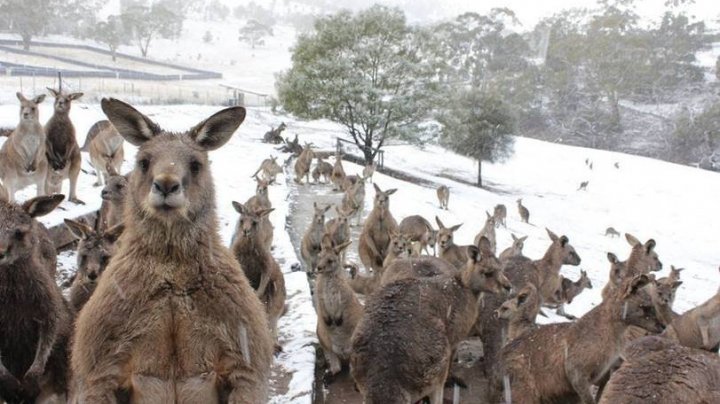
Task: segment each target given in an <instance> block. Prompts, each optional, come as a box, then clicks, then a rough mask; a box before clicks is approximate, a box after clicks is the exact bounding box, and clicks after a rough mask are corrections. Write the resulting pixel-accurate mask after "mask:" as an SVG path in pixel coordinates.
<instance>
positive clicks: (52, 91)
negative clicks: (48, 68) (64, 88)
mask: <svg viewBox="0 0 720 404" xmlns="http://www.w3.org/2000/svg"><path fill="white" fill-rule="evenodd" d="M45 88H47V90H48V91H49V92H50V94H52V96H53V97H55V98H57V96H58V95H60V92H58V91H55V89H53V88H50V87H45Z"/></svg>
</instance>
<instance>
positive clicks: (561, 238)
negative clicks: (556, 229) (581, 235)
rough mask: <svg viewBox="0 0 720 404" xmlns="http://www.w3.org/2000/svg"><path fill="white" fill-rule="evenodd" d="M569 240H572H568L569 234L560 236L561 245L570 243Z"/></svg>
mask: <svg viewBox="0 0 720 404" xmlns="http://www.w3.org/2000/svg"><path fill="white" fill-rule="evenodd" d="M569 242H570V240H568V238H567V236H562V237H560V245H561V246H563V247H565V246H566V245H567V243H569Z"/></svg>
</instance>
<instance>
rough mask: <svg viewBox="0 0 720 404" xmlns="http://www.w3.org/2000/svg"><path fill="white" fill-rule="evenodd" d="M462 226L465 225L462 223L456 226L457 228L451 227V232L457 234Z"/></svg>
mask: <svg viewBox="0 0 720 404" xmlns="http://www.w3.org/2000/svg"><path fill="white" fill-rule="evenodd" d="M462 225H463V224H462V223H460V224H456V225H455V226H452V227H450V231H451V232H453V233H455V232H456V231H457V230H458V229H459V228H460V226H462Z"/></svg>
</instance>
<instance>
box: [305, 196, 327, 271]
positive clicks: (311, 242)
mask: <svg viewBox="0 0 720 404" xmlns="http://www.w3.org/2000/svg"><path fill="white" fill-rule="evenodd" d="M330 207H331V205H327V206H325V207H319V206H318V204H317V202H315V203H313V209H315V214H314V215H313V219H312V222H311V223H310V227H308V229H307V231H306V232H305V234H304V235H303V239H302V244H301V245H300V255H301V256H302V259H303V261H304V262H305V271H306V272H310V273H312V272H315V269H316V268H317V262H318V255H319V254H320V249H321V242H322V237H323V234H325V213H327V211H328V210H330Z"/></svg>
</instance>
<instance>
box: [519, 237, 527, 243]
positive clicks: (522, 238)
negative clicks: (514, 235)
mask: <svg viewBox="0 0 720 404" xmlns="http://www.w3.org/2000/svg"><path fill="white" fill-rule="evenodd" d="M527 238H528V236H522V237H520V241H522V242H525V240H527Z"/></svg>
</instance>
